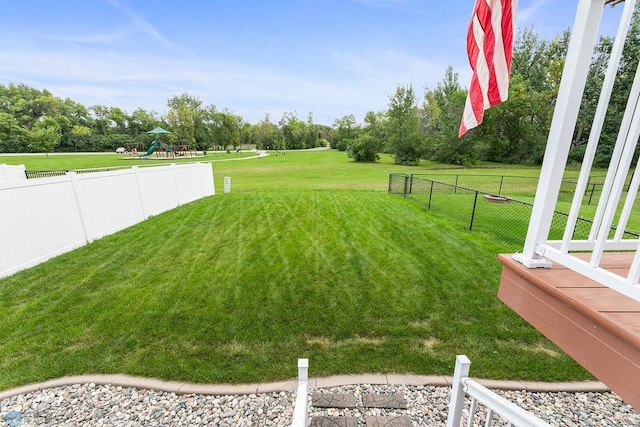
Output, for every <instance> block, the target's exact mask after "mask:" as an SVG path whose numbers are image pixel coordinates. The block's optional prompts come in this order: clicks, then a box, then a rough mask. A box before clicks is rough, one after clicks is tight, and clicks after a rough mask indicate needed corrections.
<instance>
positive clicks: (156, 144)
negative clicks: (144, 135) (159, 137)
mask: <svg viewBox="0 0 640 427" xmlns="http://www.w3.org/2000/svg"><path fill="white" fill-rule="evenodd" d="M159 147H160V143H159V142H158V141H153V142H152V143H151V147H149V149H148V150H147V151H146V152H145V153H142V154H138V157H148V156H150V155H152V154H153V152H154V151H156V149H158V148H159Z"/></svg>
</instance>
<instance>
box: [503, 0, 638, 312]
mask: <svg viewBox="0 0 640 427" xmlns="http://www.w3.org/2000/svg"><path fill="white" fill-rule="evenodd" d="M606 3H608V1H607V0H579V3H578V10H577V14H576V18H575V22H574V26H573V31H572V34H571V41H570V43H569V48H568V52H567V58H566V61H565V67H564V71H563V75H562V80H561V83H560V88H559V92H558V98H557V101H556V107H555V110H554V115H553V120H552V123H551V128H550V131H549V137H548V140H547V148H546V152H545V157H544V161H543V164H542V169H541V171H540V180H539V182H538V189H537V192H536V199H535V202H534V206H533V211H532V214H531V220H530V222H529V230H528V232H527V238H526V241H525V245H524V248H523V251H522V253H519V254H515V255H514V258H515V259H516V260H517V261H519V262H521V263H522V264H524V265H525V266H527V267H529V268H536V267H544V268H549V267H550V266H551V261H553V262H556V263H558V264H561V265H563V266H565V267H567V268H570V269H572V270H574V271H576V272H578V273H580V274H582V275H584V276H586V277H588V278H590V279H592V280H595V281H597V282H599V283H601V284H603V285H605V286H609V287H610V288H612V289H615V290H616V291H618V292H620V293H622V294H625V295H627V296H629V297H631V298H634V299H635V300H637V301H640V286H639V285H638V280H639V279H640V252H639V248H640V246H639V244H640V241H639V240H638V239H624V238H623V234H624V230H625V228H626V226H627V221H628V219H629V217H630V215H631V212H632V209H633V205H634V202H635V199H636V194H637V191H638V186H639V184H640V174H633V179H632V180H631V183H630V185H629V189H628V192H627V195H626V198H625V200H624V202H623V201H622V199H623V190H624V187H625V184H626V182H627V179H628V176H629V174H630V171H631V169H632V167H633V166H634V165H632V161H633V155H634V152H635V149H636V145H637V142H638V137H640V108H638V107H640V66H639V67H638V69H637V71H636V75H635V79H634V82H633V85H632V88H631V92H630V95H629V99H628V102H627V106H626V110H625V113H624V116H623V120H622V124H621V127H620V131H619V134H618V137H617V140H616V145H615V148H614V151H613V154H612V158H611V163H610V165H609V169H608V172H607V176H606V179H605V182H604V184H603V190H602V196H601V197H600V200H599V202H598V207H597V209H596V213H595V215H594V221H593V225H592V228H591V230H590V233H589V237H588V239H587V240H573V232H574V228H575V225H576V221H577V219H578V216H579V213H580V207H581V204H582V197H583V195H584V194H585V190H586V188H587V183H588V180H589V174H590V171H591V168H592V166H593V159H594V157H595V153H596V148H597V146H598V141H599V139H600V134H601V131H602V125H603V122H604V119H605V113H606V110H607V107H608V104H609V100H610V97H611V92H612V89H613V83H614V80H615V76H616V73H617V70H618V67H619V64H620V58H621V57H622V52H623V47H624V42H625V39H626V37H627V33H628V30H629V26H630V23H631V18H632V16H633V10H634V7H635V5H636V1H633V0H627V1H626V2H625V3H624V9H623V11H622V15H621V19H620V24H619V27H618V32H617V34H616V37H615V41H614V44H613V47H612V52H611V56H610V61H609V65H608V68H607V72H606V74H605V78H604V82H603V87H602V91H601V94H600V99H599V102H598V105H597V108H596V113H595V116H594V118H593V125H592V129H591V134H590V135H589V141H588V144H587V148H586V150H585V156H584V159H583V161H582V168H581V171H580V177H579V179H578V183H577V185H576V191H575V195H574V198H573V202H572V205H571V210H570V213H569V218H568V220H567V224H566V228H565V231H564V235H563V238H562V240H557V241H551V240H548V236H549V231H550V228H551V221H552V218H553V212H554V210H555V207H556V202H557V200H558V195H559V192H560V184H561V181H562V176H563V173H564V170H565V167H566V163H567V158H568V154H569V149H570V145H571V140H572V137H573V133H574V130H575V126H576V121H577V117H578V111H579V109H580V102H581V99H582V95H583V92H584V87H585V83H586V79H587V71H588V70H589V65H590V62H591V58H592V55H593V52H594V47H595V43H596V38H597V34H598V27H599V24H600V20H601V18H602V14H603V11H604V8H605V6H606ZM617 215H619V220H618V224H617V225H615V227H616V233H615V235H614V236H613V238H609V232H610V229H611V227H612V226H614V220H615V218H616V216H617ZM572 251H588V252H590V256H589V257H588V259H587V260H584V259H582V258H578V257H576V256H574V255H573V254H572ZM605 251H633V252H635V255H634V259H633V262H632V264H631V267H630V269H629V272H628V274H627V275H626V276H621V275H619V274H617V273H614V272H612V271H608V270H606V269H604V268H602V267H601V260H602V255H603V253H604V252H605Z"/></svg>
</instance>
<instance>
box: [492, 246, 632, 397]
mask: <svg viewBox="0 0 640 427" xmlns="http://www.w3.org/2000/svg"><path fill="white" fill-rule="evenodd" d="M612 255H613V256H611V257H608V254H607V255H605V258H603V263H602V265H603V266H610V267H615V268H616V269H622V270H624V269H628V266H629V265H630V263H631V257H630V256H629V254H621V253H616V254H612ZM498 259H499V260H500V262H502V264H503V270H502V278H501V281H500V288H499V290H498V297H499V298H500V299H501V300H502V301H503V302H504V303H505V304H507V305H508V306H509V307H511V308H512V309H513V310H514V311H516V312H517V313H518V314H519V315H520V316H522V317H523V318H524V319H525V320H526V321H528V322H529V323H530V324H531V325H533V326H534V327H535V328H536V329H538V330H539V331H540V332H541V333H542V334H544V335H545V336H546V337H547V338H549V339H550V340H551V341H553V342H554V343H555V344H556V345H557V346H558V347H560V348H561V349H563V350H564V351H565V352H566V353H567V354H568V355H569V356H571V357H572V358H574V359H575V360H576V361H577V362H578V363H580V364H581V365H582V366H584V367H585V369H587V370H588V371H589V372H591V373H592V374H593V375H594V376H595V377H596V378H598V379H599V380H600V381H602V382H603V383H605V384H606V385H607V386H608V387H609V388H611V389H612V390H613V391H615V392H616V393H617V394H618V395H620V396H621V397H622V399H624V400H625V401H626V402H627V403H629V404H630V405H632V406H633V407H634V408H636V409H640V303H639V302H637V301H635V300H633V299H631V298H628V297H626V296H624V295H621V294H619V293H617V292H615V291H613V290H611V289H609V288H607V287H604V286H602V285H600V284H598V283H595V282H593V281H592V280H590V279H587V278H585V277H583V276H581V275H579V274H578V273H575V272H573V271H571V270H569V269H567V268H564V267H562V266H559V265H553V266H552V268H551V269H527V268H525V267H524V266H522V265H521V264H519V263H518V262H516V261H514V260H513V259H512V258H511V256H510V255H499V256H498ZM623 262H627V264H626V266H624V265H622V263H623Z"/></svg>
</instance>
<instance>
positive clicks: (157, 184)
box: [138, 166, 180, 218]
mask: <svg viewBox="0 0 640 427" xmlns="http://www.w3.org/2000/svg"><path fill="white" fill-rule="evenodd" d="M138 179H139V185H140V198H141V199H142V204H143V206H144V213H145V215H146V217H147V218H148V217H149V216H150V215H157V214H159V213H162V212H164V211H167V210H169V209H173V208H175V207H176V206H179V205H180V204H179V203H178V195H177V193H176V183H175V177H174V174H173V171H172V170H171V166H158V167H157V168H141V169H138Z"/></svg>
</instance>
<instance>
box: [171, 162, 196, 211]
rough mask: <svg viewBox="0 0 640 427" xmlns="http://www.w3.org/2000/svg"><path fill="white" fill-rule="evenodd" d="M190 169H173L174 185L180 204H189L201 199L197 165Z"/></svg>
mask: <svg viewBox="0 0 640 427" xmlns="http://www.w3.org/2000/svg"><path fill="white" fill-rule="evenodd" d="M190 166H191V167H188V168H187V167H177V166H176V167H175V168H174V173H175V174H176V185H177V187H178V194H179V195H180V204H183V203H189V202H192V201H194V200H197V199H199V198H200V197H202V187H201V183H200V179H199V173H200V172H199V169H200V168H199V167H198V165H195V166H194V165H190Z"/></svg>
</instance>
